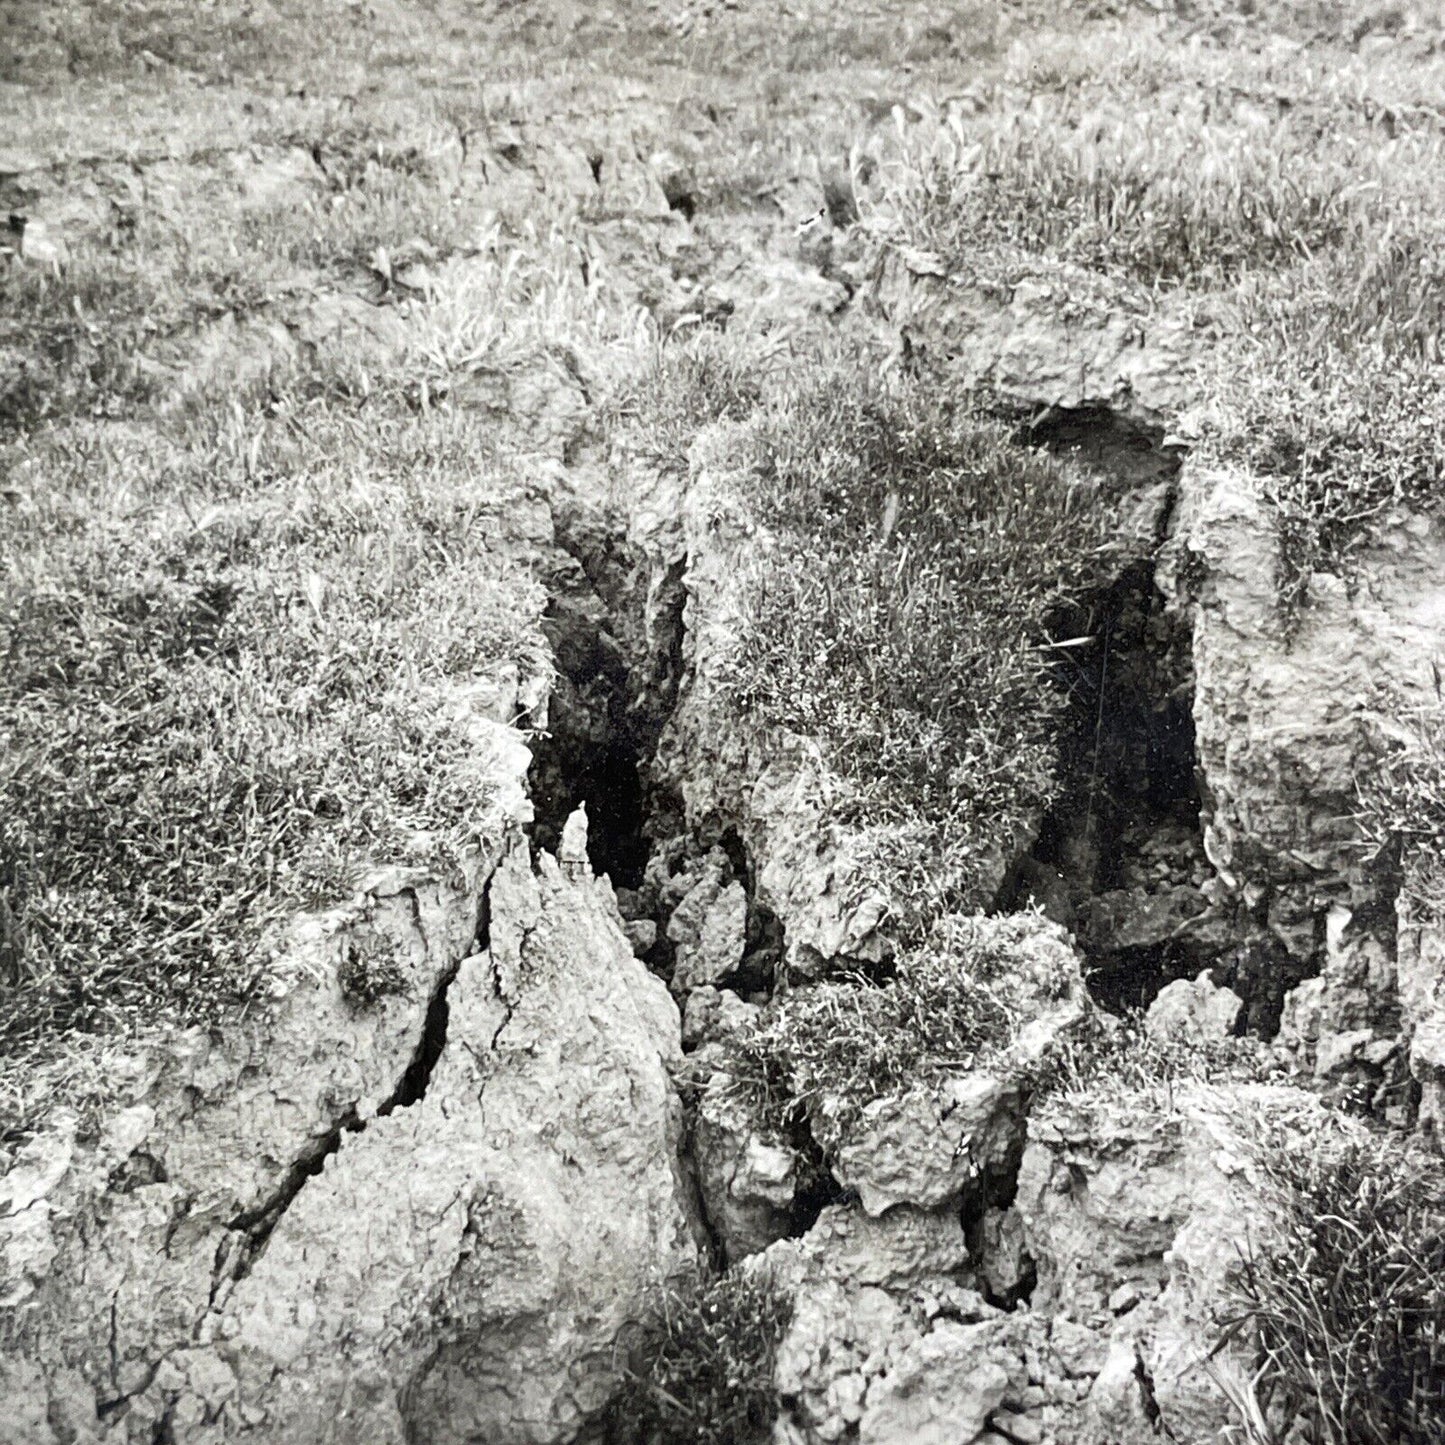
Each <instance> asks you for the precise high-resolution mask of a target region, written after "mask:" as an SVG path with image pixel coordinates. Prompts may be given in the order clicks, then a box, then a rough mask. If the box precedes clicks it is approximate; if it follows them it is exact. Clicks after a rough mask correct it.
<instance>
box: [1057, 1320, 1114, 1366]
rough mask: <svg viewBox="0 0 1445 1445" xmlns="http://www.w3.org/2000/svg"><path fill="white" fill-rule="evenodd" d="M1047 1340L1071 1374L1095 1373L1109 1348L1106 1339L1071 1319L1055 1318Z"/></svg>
mask: <svg viewBox="0 0 1445 1445" xmlns="http://www.w3.org/2000/svg"><path fill="white" fill-rule="evenodd" d="M1049 1341H1050V1343H1051V1344H1052V1345H1053V1347H1054V1352H1055V1354H1056V1355H1057V1356H1058V1358H1059V1362H1060V1364H1062V1365H1063V1367H1064V1369H1065V1370H1067V1371H1068V1372H1069V1374H1071V1375H1097V1374H1098V1373H1099V1371H1100V1370H1101V1369H1102V1368H1103V1366H1104V1359H1105V1356H1106V1355H1107V1354H1108V1349H1109V1342H1108V1340H1107V1339H1105V1338H1104V1337H1103V1336H1102V1335H1099V1334H1097V1333H1096V1332H1095V1331H1093V1330H1091V1329H1089V1328H1088V1327H1087V1326H1086V1325H1080V1324H1075V1323H1074V1321H1073V1320H1064V1319H1057V1320H1055V1321H1054V1324H1053V1329H1052V1330H1051V1331H1050V1334H1049Z"/></svg>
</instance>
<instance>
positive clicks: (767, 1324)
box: [605, 1270, 792, 1445]
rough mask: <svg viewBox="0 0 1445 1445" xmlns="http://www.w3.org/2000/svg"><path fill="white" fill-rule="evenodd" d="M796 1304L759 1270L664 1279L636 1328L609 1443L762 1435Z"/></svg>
mask: <svg viewBox="0 0 1445 1445" xmlns="http://www.w3.org/2000/svg"><path fill="white" fill-rule="evenodd" d="M791 1319H792V1304H791V1302H790V1300H789V1299H788V1298H787V1296H786V1295H785V1294H784V1292H783V1291H782V1289H781V1288H780V1287H779V1286H778V1285H777V1284H776V1283H774V1281H773V1280H772V1278H771V1277H770V1276H769V1275H768V1274H767V1273H766V1272H764V1271H762V1270H739V1271H735V1272H733V1273H731V1274H727V1275H724V1276H722V1278H720V1279H717V1280H711V1281H709V1280H707V1279H705V1278H702V1277H700V1276H699V1277H695V1278H693V1279H690V1280H686V1281H682V1282H678V1283H673V1284H670V1285H667V1286H665V1287H663V1288H662V1289H661V1290H660V1291H659V1292H658V1295H657V1298H656V1299H655V1300H654V1301H653V1303H652V1307H651V1309H650V1311H649V1314H648V1315H647V1317H646V1318H645V1319H644V1320H643V1322H642V1324H641V1326H640V1327H639V1328H638V1329H637V1330H636V1331H635V1332H634V1338H633V1340H632V1347H631V1349H630V1351H629V1360H628V1364H627V1367H626V1368H625V1370H624V1371H623V1374H622V1379H621V1384H620V1388H619V1391H618V1394H617V1396H616V1398H615V1399H614V1400H613V1402H612V1404H611V1406H610V1407H609V1409H608V1412H607V1418H606V1427H605V1428H606V1432H607V1433H606V1438H607V1440H608V1441H609V1442H610V1445H634V1442H636V1445H641V1442H644V1441H645V1442H647V1445H763V1442H766V1441H768V1440H770V1439H771V1438H772V1427H773V1422H774V1421H775V1420H776V1418H777V1415H778V1410H779V1406H780V1401H779V1397H778V1391H777V1386H776V1385H775V1384H774V1382H773V1369H774V1364H775V1362H776V1359H777V1352H778V1347H779V1345H780V1344H781V1343H782V1340H783V1336H784V1334H786V1332H787V1328H788V1325H789V1323H790V1321H791Z"/></svg>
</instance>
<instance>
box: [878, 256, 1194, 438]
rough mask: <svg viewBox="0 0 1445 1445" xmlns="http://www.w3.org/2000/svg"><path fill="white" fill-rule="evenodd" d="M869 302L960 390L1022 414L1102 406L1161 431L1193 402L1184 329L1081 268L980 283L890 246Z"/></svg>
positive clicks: (1144, 300)
mask: <svg viewBox="0 0 1445 1445" xmlns="http://www.w3.org/2000/svg"><path fill="white" fill-rule="evenodd" d="M869 300H870V302H871V303H872V304H873V305H875V306H877V307H878V308H879V309H881V310H882V311H883V312H884V314H885V315H886V316H887V317H888V319H889V322H890V324H891V326H892V327H893V328H894V329H896V331H897V332H898V333H899V335H900V336H901V337H902V338H903V339H904V341H905V343H906V344H907V345H908V347H909V348H910V349H912V350H916V351H922V352H923V353H925V354H926V355H928V356H929V357H931V358H932V359H934V360H938V361H942V362H944V363H946V364H947V365H948V366H949V368H950V370H951V371H952V373H953V374H954V375H955V376H957V377H958V379H959V381H960V382H961V384H963V385H965V386H969V387H977V386H984V387H988V388H991V389H992V390H994V391H996V392H997V393H999V394H1000V395H1002V396H1004V397H1007V398H1010V399H1012V400H1016V401H1019V402H1023V403H1026V404H1028V405H1029V406H1033V407H1038V406H1047V407H1056V408H1059V409H1060V410H1069V411H1074V410H1081V409H1084V408H1088V407H1108V408H1110V409H1111V410H1113V411H1115V412H1117V413H1119V414H1121V415H1125V416H1128V417H1130V418H1131V419H1133V420H1135V421H1141V422H1145V423H1148V424H1165V425H1167V424H1168V423H1169V422H1170V421H1172V420H1173V418H1174V417H1176V416H1177V415H1179V414H1180V413H1181V412H1182V411H1184V410H1185V408H1186V407H1188V406H1189V405H1191V404H1192V403H1193V401H1194V399H1195V394H1196V390H1197V386H1198V379H1199V366H1200V361H1201V359H1202V355H1203V351H1202V348H1201V346H1200V341H1201V337H1200V335H1199V332H1198V330H1197V328H1196V327H1195V326H1194V324H1193V322H1192V320H1191V319H1190V318H1189V317H1187V316H1186V315H1184V314H1183V313H1182V312H1180V313H1177V314H1175V313H1171V311H1170V309H1169V307H1168V306H1162V307H1161V306H1159V305H1158V304H1157V303H1156V302H1154V301H1152V300H1151V299H1150V298H1148V297H1146V296H1144V295H1142V294H1136V293H1134V292H1131V291H1129V290H1126V289H1125V288H1123V287H1122V286H1120V285H1118V284H1116V283H1113V282H1110V281H1107V280H1105V279H1104V278H1103V277H1101V276H1098V275H1096V274H1092V273H1090V272H1088V271H1085V270H1082V269H1081V268H1079V267H1075V266H1068V265H1064V264H1059V263H1045V262H1041V261H1030V262H1027V263H1020V264H1019V265H1018V266H1017V267H1015V268H1014V269H1013V271H1012V272H1010V273H1009V274H1007V275H1004V274H1000V275H997V276H992V277H987V278H985V277H982V276H974V275H971V274H968V273H966V272H956V273H950V272H949V271H948V270H947V269H946V268H945V266H944V265H943V263H942V261H941V259H940V258H939V257H937V256H935V255H932V254H931V253H928V252H924V251H919V250H917V249H915V248H913V247H909V246H898V247H890V248H889V249H888V250H887V251H886V252H885V254H884V255H883V257H882V259H881V261H880V263H879V265H878V267H877V270H876V274H875V279H874V280H873V283H872V285H871V287H870V289H869Z"/></svg>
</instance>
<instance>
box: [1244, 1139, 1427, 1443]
mask: <svg viewBox="0 0 1445 1445" xmlns="http://www.w3.org/2000/svg"><path fill="white" fill-rule="evenodd" d="M1257 1160H1258V1163H1259V1166H1260V1168H1261V1170H1262V1171H1263V1173H1264V1176H1265V1178H1266V1179H1267V1181H1268V1187H1269V1190H1270V1193H1271V1196H1272V1200H1271V1202H1272V1205H1273V1210H1274V1215H1275V1224H1276V1230H1275V1232H1274V1233H1273V1235H1272V1236H1271V1237H1270V1238H1269V1239H1268V1240H1266V1241H1259V1242H1256V1243H1254V1244H1253V1245H1252V1246H1251V1247H1250V1248H1249V1249H1247V1250H1246V1252H1245V1254H1244V1257H1243V1261H1242V1267H1241V1269H1240V1271H1239V1274H1238V1278H1237V1281H1236V1283H1235V1286H1234V1288H1235V1291H1236V1294H1237V1298H1238V1302H1239V1305H1240V1314H1239V1316H1238V1317H1237V1319H1236V1320H1235V1321H1234V1322H1233V1325H1232V1329H1233V1331H1234V1332H1236V1333H1242V1334H1243V1335H1244V1336H1245V1338H1247V1339H1248V1340H1249V1341H1250V1342H1252V1344H1253V1346H1254V1348H1255V1352H1256V1360H1257V1366H1258V1370H1259V1374H1258V1376H1257V1377H1256V1381H1255V1392H1256V1394H1257V1397H1259V1398H1261V1399H1262V1400H1263V1402H1264V1403H1265V1406H1266V1409H1265V1410H1260V1411H1258V1412H1257V1413H1259V1414H1263V1415H1267V1416H1268V1417H1273V1418H1280V1419H1283V1420H1284V1421H1286V1422H1289V1421H1293V1420H1295V1419H1299V1420H1302V1421H1303V1423H1304V1430H1305V1438H1308V1439H1310V1440H1312V1441H1317V1442H1319V1445H1427V1442H1428V1445H1433V1442H1435V1441H1438V1440H1440V1439H1442V1438H1445V1171H1442V1169H1441V1166H1440V1163H1439V1161H1438V1160H1437V1159H1434V1158H1432V1157H1428V1156H1426V1155H1425V1154H1424V1152H1423V1151H1422V1150H1420V1149H1419V1148H1418V1147H1417V1146H1415V1145H1413V1144H1411V1143H1409V1142H1407V1141H1404V1140H1401V1139H1399V1138H1392V1137H1385V1136H1377V1135H1365V1136H1363V1137H1359V1138H1355V1139H1352V1140H1349V1141H1346V1142H1344V1143H1340V1142H1338V1141H1320V1140H1317V1141H1315V1142H1314V1143H1313V1144H1308V1145H1304V1146H1302V1145H1301V1141H1300V1140H1299V1139H1298V1138H1297V1137H1285V1136H1283V1135H1281V1136H1279V1137H1274V1136H1273V1135H1271V1134H1270V1133H1269V1132H1268V1131H1266V1134H1265V1137H1263V1138H1262V1139H1261V1140H1260V1142H1259V1147H1258V1149H1257ZM1291 1438H1294V1437H1293V1436H1292V1437H1291ZM1271 1445H1272V1441H1271Z"/></svg>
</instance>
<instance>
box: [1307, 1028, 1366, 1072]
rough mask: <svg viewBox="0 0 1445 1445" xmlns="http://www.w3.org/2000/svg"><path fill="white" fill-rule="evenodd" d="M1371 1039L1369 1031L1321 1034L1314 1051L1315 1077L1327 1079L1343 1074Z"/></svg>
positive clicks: (1355, 1030)
mask: <svg viewBox="0 0 1445 1445" xmlns="http://www.w3.org/2000/svg"><path fill="white" fill-rule="evenodd" d="M1372 1037H1373V1036H1372V1034H1371V1031H1370V1030H1369V1029H1349V1030H1347V1031H1346V1032H1344V1033H1339V1034H1330V1033H1327V1034H1323V1035H1322V1036H1321V1038H1320V1041H1319V1044H1318V1045H1317V1046H1316V1049H1315V1077H1316V1078H1319V1079H1328V1078H1330V1077H1332V1076H1333V1075H1335V1074H1342V1073H1344V1071H1345V1070H1346V1069H1348V1068H1349V1066H1350V1065H1351V1064H1352V1063H1354V1062H1355V1060H1356V1059H1357V1058H1358V1057H1359V1056H1360V1055H1361V1054H1362V1053H1363V1052H1364V1050H1365V1048H1366V1046H1367V1045H1368V1044H1369V1043H1370V1042H1371V1040H1372Z"/></svg>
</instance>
